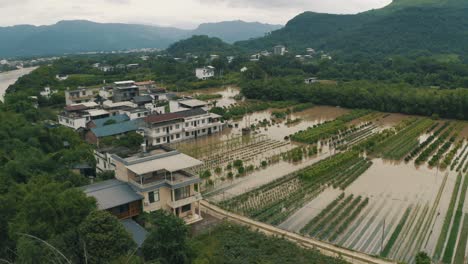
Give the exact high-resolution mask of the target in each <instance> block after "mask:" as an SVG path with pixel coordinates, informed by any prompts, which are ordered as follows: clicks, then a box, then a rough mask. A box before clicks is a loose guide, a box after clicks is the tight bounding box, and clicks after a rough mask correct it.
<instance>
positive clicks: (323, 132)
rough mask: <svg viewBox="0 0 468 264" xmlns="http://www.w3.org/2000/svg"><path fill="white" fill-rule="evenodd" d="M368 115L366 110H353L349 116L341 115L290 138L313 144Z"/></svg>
mask: <svg viewBox="0 0 468 264" xmlns="http://www.w3.org/2000/svg"><path fill="white" fill-rule="evenodd" d="M368 113H370V111H368V110H353V111H351V113H349V114H345V115H342V116H340V117H338V118H336V119H335V120H332V121H326V122H324V123H321V124H318V125H314V126H313V127H310V128H308V129H306V130H304V131H299V132H297V133H295V134H293V135H292V136H291V139H292V140H294V141H298V142H303V143H308V144H314V143H317V142H318V141H319V140H322V139H325V138H329V137H331V136H334V135H337V134H338V133H340V131H345V130H346V129H347V125H346V124H347V123H348V122H350V121H352V120H354V119H357V118H360V117H362V116H364V115H366V114H368Z"/></svg>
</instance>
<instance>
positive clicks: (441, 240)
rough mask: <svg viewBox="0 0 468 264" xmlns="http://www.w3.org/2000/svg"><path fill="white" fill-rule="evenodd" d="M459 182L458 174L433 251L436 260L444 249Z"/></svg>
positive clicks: (460, 176)
mask: <svg viewBox="0 0 468 264" xmlns="http://www.w3.org/2000/svg"><path fill="white" fill-rule="evenodd" d="M461 181H462V175H461V174H458V176H457V180H456V182H455V187H454V188H453V192H452V198H451V199H450V204H449V207H448V209H447V214H446V215H445V218H444V224H443V225H442V229H441V231H440V235H439V238H438V239H437V244H436V248H435V251H434V258H436V259H439V258H440V256H441V254H442V250H443V249H444V245H445V241H446V239H447V233H448V231H449V227H450V223H451V221H452V217H453V210H454V209H455V203H456V202H457V196H458V192H459V190H460V185H461Z"/></svg>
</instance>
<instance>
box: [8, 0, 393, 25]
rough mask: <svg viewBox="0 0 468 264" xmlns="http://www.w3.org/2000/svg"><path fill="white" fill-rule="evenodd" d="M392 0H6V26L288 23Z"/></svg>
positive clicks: (356, 9)
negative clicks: (79, 21) (76, 22)
mask: <svg viewBox="0 0 468 264" xmlns="http://www.w3.org/2000/svg"><path fill="white" fill-rule="evenodd" d="M390 2H391V0H0V26H12V25H18V24H32V25H50V24H54V23H56V22H57V21H60V20H73V19H86V20H91V21H96V22H120V23H138V24H149V25H162V26H175V27H180V28H186V29H190V28H195V27H196V26H198V25H199V24H200V23H204V22H218V21H227V20H238V19H240V20H244V21H249V22H253V21H258V22H263V23H270V24H283V25H284V24H285V23H286V22H287V21H288V20H290V19H291V18H293V17H294V16H296V15H297V14H299V13H302V12H304V11H314V12H323V13H334V14H354V13H359V12H362V11H366V10H370V9H373V8H380V7H383V6H385V5H387V4H389V3H390Z"/></svg>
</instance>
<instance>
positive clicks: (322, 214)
mask: <svg viewBox="0 0 468 264" xmlns="http://www.w3.org/2000/svg"><path fill="white" fill-rule="evenodd" d="M344 197H345V194H344V193H341V194H340V195H339V196H338V197H337V198H336V199H335V200H333V202H331V203H330V204H329V205H328V206H327V207H325V209H323V210H322V211H321V212H320V213H319V214H318V215H317V216H316V217H314V218H313V219H312V220H310V221H309V222H308V223H307V224H306V225H305V226H304V227H303V228H302V229H301V231H300V232H301V234H306V233H308V232H309V231H310V230H311V229H312V228H313V227H314V226H315V225H316V224H317V223H318V222H319V221H320V220H321V219H323V218H324V217H325V216H326V215H328V214H329V213H330V212H331V211H332V210H333V208H335V207H336V206H337V205H338V204H339V203H340V201H341V200H343V198H344Z"/></svg>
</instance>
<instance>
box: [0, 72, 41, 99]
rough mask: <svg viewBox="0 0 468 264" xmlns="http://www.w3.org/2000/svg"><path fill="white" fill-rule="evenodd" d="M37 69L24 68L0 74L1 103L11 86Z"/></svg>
mask: <svg viewBox="0 0 468 264" xmlns="http://www.w3.org/2000/svg"><path fill="white" fill-rule="evenodd" d="M36 68H37V67H30V68H22V69H18V70H14V71H7V72H2V73H0V101H2V100H3V96H4V95H5V92H6V90H7V89H8V87H9V86H10V85H12V84H14V83H15V82H16V80H18V78H20V77H21V76H23V75H26V74H29V73H30V72H32V71H33V70H35V69H36Z"/></svg>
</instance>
